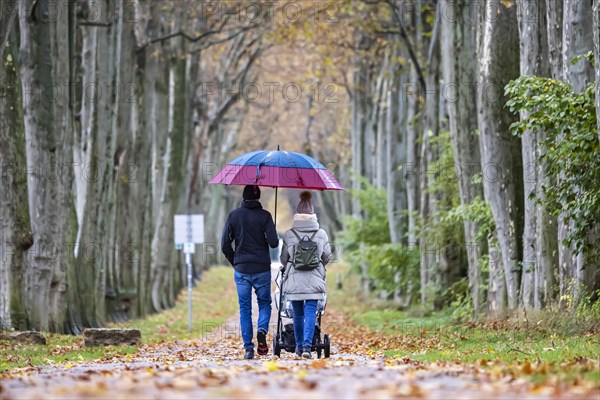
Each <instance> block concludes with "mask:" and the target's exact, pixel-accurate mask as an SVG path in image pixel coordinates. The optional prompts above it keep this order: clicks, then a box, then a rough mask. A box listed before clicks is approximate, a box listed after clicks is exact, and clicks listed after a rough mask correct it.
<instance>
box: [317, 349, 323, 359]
mask: <svg viewBox="0 0 600 400" xmlns="http://www.w3.org/2000/svg"><path fill="white" fill-rule="evenodd" d="M321 351H322V350H321V349H320V348H319V349H317V358H321Z"/></svg>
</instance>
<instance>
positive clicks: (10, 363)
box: [0, 267, 237, 372]
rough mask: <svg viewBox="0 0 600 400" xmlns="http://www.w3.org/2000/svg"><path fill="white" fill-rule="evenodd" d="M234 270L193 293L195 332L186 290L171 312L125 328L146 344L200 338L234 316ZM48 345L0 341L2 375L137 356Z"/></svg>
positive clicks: (53, 339)
mask: <svg viewBox="0 0 600 400" xmlns="http://www.w3.org/2000/svg"><path fill="white" fill-rule="evenodd" d="M235 299H236V297H235V285H234V283H233V270H232V269H231V268H225V267H215V268H211V269H210V270H209V271H207V272H205V273H204V275H203V279H202V281H201V282H199V284H198V285H197V287H195V288H194V289H193V291H192V301H193V303H192V304H193V305H192V311H193V314H192V315H193V330H192V332H189V331H188V314H187V313H188V310H187V304H188V303H187V291H186V290H183V291H182V292H181V294H180V295H179V298H178V299H177V304H176V305H175V307H173V308H172V309H170V310H167V311H164V312H162V313H159V314H155V315H151V316H148V317H147V318H144V319H137V320H132V321H129V322H127V323H125V324H123V327H127V328H137V329H139V330H140V332H141V334H142V342H143V343H144V344H149V345H153V344H157V343H161V342H165V341H173V340H178V339H181V340H186V339H194V338H199V337H201V336H202V335H203V334H205V333H208V332H210V331H211V330H212V329H214V328H216V327H218V326H219V325H221V324H222V323H223V322H225V320H226V319H228V318H229V317H231V316H232V315H234V314H235V312H236V310H237V301H236V300H235ZM44 336H46V342H47V345H46V346H43V345H30V344H24V343H14V342H6V341H0V372H3V371H7V370H10V369H13V368H19V367H27V366H38V365H48V364H55V365H60V364H69V363H72V362H81V361H86V360H97V359H100V358H105V357H112V356H119V355H126V354H134V353H136V352H137V351H138V349H137V347H135V346H107V347H84V346H83V338H82V337H81V336H71V335H59V334H53V333H44Z"/></svg>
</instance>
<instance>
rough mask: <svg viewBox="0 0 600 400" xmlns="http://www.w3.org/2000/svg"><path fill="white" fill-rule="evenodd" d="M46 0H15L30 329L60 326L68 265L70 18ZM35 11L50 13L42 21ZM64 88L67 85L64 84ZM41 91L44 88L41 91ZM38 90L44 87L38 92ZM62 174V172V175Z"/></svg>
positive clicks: (27, 304)
mask: <svg viewBox="0 0 600 400" xmlns="http://www.w3.org/2000/svg"><path fill="white" fill-rule="evenodd" d="M55 11H56V8H55V7H50V4H49V1H48V0H42V1H38V2H35V3H33V9H31V8H30V4H29V3H26V2H22V3H19V22H20V40H21V57H22V64H21V80H22V86H23V108H24V112H25V116H24V126H25V136H26V143H27V168H28V171H33V172H32V173H31V174H30V175H29V176H28V189H29V211H30V215H31V229H32V233H33V242H34V246H33V247H32V248H31V249H29V250H28V251H27V262H26V264H25V270H24V285H25V288H24V291H25V293H24V295H25V299H26V301H25V303H26V306H27V308H28V315H29V318H30V321H31V323H32V327H33V328H35V329H38V330H52V331H62V330H63V329H64V325H65V322H66V297H67V296H66V292H67V276H68V269H69V259H70V258H68V257H65V255H68V251H69V250H68V249H67V248H66V247H65V244H66V243H67V241H66V239H67V236H66V234H67V229H68V224H69V222H70V221H71V220H70V218H69V215H70V205H69V202H68V195H69V190H70V178H69V176H70V174H69V173H68V172H69V171H70V168H71V166H72V158H71V145H72V126H71V121H72V118H71V115H70V107H69V104H68V102H69V90H68V89H67V88H69V87H71V85H64V84H58V83H57V82H61V83H62V82H66V83H72V82H71V81H70V75H69V65H68V63H67V62H68V60H69V59H70V57H72V56H73V55H72V54H70V46H69V45H68V44H69V39H68V38H69V33H68V32H69V23H68V22H67V23H65V21H64V20H63V19H61V18H57V15H53V12H55ZM35 15H48V21H39V20H37V19H36V18H35V17H34V16H35ZM65 86H67V88H65ZM40 89H41V90H40ZM40 91H41V93H40ZM65 172H67V174H66V175H65Z"/></svg>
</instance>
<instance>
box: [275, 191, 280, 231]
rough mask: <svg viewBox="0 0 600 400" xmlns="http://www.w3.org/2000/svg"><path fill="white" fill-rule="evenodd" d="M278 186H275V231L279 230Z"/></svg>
mask: <svg viewBox="0 0 600 400" xmlns="http://www.w3.org/2000/svg"><path fill="white" fill-rule="evenodd" d="M277 189H279V188H277V187H275V231H277Z"/></svg>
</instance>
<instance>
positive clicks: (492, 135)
mask: <svg viewBox="0 0 600 400" xmlns="http://www.w3.org/2000/svg"><path fill="white" fill-rule="evenodd" d="M485 11H486V18H485V23H484V29H483V32H482V46H481V61H480V67H479V76H480V79H479V82H481V85H482V87H480V88H479V90H478V96H477V97H478V100H477V108H478V116H479V130H480V146H481V157H482V161H483V165H484V171H483V188H484V192H485V198H486V200H487V201H488V202H489V203H490V206H491V209H492V213H493V215H494V221H495V223H496V234H497V237H498V244H499V246H500V251H501V256H502V258H501V259H502V265H503V268H504V275H505V279H506V291H507V298H508V307H509V308H511V309H514V308H516V307H517V303H518V299H519V287H520V278H521V268H520V265H519V264H520V261H521V259H522V255H521V249H522V246H521V237H522V226H521V225H522V210H521V207H522V201H523V170H522V160H521V155H520V148H521V143H520V140H519V139H517V138H515V137H513V136H512V134H511V132H510V125H511V123H512V122H513V116H512V114H511V113H510V112H509V111H508V110H507V109H505V108H504V107H503V105H504V103H505V99H504V97H503V88H504V86H505V85H506V84H507V83H508V81H509V80H510V79H514V78H516V77H517V76H518V73H519V71H518V62H517V61H518V57H519V54H518V50H517V43H518V27H517V23H516V22H517V20H516V11H515V7H510V8H508V7H506V6H504V5H503V4H502V3H500V2H498V3H491V4H487V5H486V10H485Z"/></svg>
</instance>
